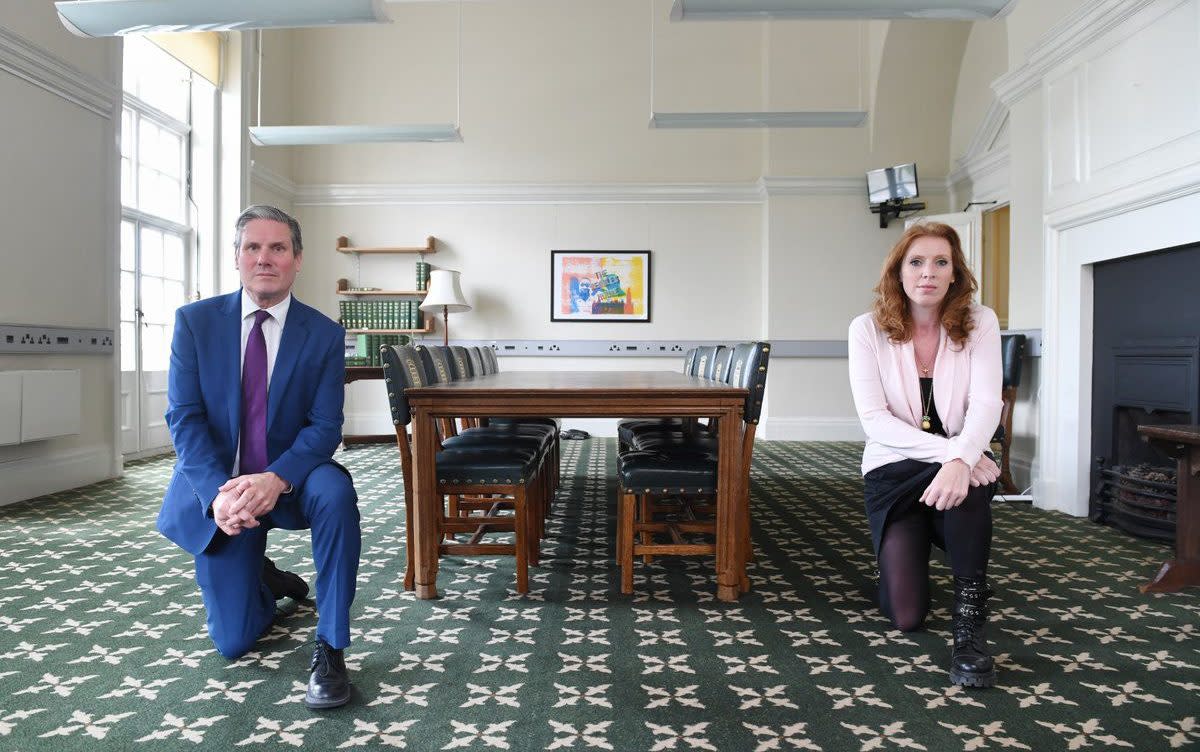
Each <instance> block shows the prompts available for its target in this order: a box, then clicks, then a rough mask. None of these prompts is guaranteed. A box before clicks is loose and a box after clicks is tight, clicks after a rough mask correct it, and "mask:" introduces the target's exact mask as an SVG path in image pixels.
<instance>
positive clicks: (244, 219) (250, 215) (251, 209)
mask: <svg viewBox="0 0 1200 752" xmlns="http://www.w3.org/2000/svg"><path fill="white" fill-rule="evenodd" d="M255 219H269V220H271V221H273V222H282V223H284V224H285V225H287V226H288V230H290V231H291V233H292V255H293V256H298V255H299V254H300V252H301V251H303V250H304V243H303V242H302V241H301V240H300V223H299V222H297V221H296V218H295V217H293V216H292V215H290V214H288V213H287V212H285V211H283V210H282V209H276V208H275V207H274V206H267V205H266V204H255V205H254V206H248V207H246V209H245V210H244V211H243V212H242V215H241V216H240V217H238V218H237V224H236V225H234V228H233V250H234V251H235V252H236V251H240V250H241V249H242V230H244V229H246V225H248V224H250V222H251V221H252V220H255Z"/></svg>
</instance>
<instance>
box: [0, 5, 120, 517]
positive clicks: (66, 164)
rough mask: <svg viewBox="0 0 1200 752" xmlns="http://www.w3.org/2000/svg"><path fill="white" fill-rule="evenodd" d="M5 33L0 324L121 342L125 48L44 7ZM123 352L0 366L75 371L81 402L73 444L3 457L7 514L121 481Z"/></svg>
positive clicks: (15, 16)
mask: <svg viewBox="0 0 1200 752" xmlns="http://www.w3.org/2000/svg"><path fill="white" fill-rule="evenodd" d="M0 29H2V31H3V34H2V35H0V45H2V46H3V48H4V51H6V52H9V53H14V54H13V55H11V56H9V57H8V58H7V59H8V60H9V63H8V65H13V66H15V67H16V70H17V71H19V73H20V74H19V75H18V74H17V73H15V72H14V71H13V70H9V69H5V68H2V67H0V101H3V102H4V121H3V129H4V131H3V132H4V138H3V139H2V143H0V174H3V175H4V176H5V178H6V179H5V180H4V181H3V183H2V184H0V227H3V228H4V236H3V240H2V241H0V260H2V261H3V266H4V269H5V270H6V273H4V274H2V275H0V321H3V322H5V323H25V324H52V325H58V326H74V327H83V328H104V329H113V330H116V328H117V292H116V289H117V288H116V277H117V271H116V270H117V214H116V212H117V208H118V207H117V203H116V202H117V195H116V191H117V171H116V167H117V160H118V158H119V154H118V151H117V138H116V135H117V130H118V129H119V119H117V118H114V117H113V116H114V113H119V109H114V108H116V107H117V106H118V102H119V99H118V97H119V89H120V46H121V45H120V42H118V41H115V40H82V39H79V38H77V37H74V36H72V35H70V34H69V33H67V32H66V31H65V30H64V29H63V28H62V26H61V24H59V22H58V20H57V17H56V15H55V13H54V6H53V5H52V4H50V3H45V2H9V3H7V4H6V5H5V7H4V9H3V12H0ZM30 78H32V79H33V80H32V81H31V80H29V79H30ZM34 81H37V82H40V83H34ZM71 99H75V100H77V101H70V100H71ZM80 101H82V102H84V103H86V105H87V106H81V104H80V103H78V102H80ZM116 352H119V350H116V349H115V350H114V355H112V356H65V355H59V356H40V355H22V356H14V355H0V370H12V369H42V368H48V369H79V370H80V372H81V378H82V399H83V414H82V416H81V432H80V433H79V434H78V435H77V436H71V437H66V438H61V439H51V440H47V441H39V442H33V443H30V444H20V445H16V446H12V447H4V448H0V504H2V503H6V502H10V501H15V500H19V499H24V498H29V497H31V496H37V495H40V494H44V493H50V492H53V491H58V490H63V489H67V488H72V487H75V486H79V485H83V484H85V483H91V482H94V481H97V480H101V479H104V478H108V477H112V476H113V475H116V474H118V473H119V472H120V456H119V447H118V444H117V441H116V429H115V405H116V383H115V374H116V357H117V356H116V354H115V353H116Z"/></svg>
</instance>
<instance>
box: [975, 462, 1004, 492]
mask: <svg viewBox="0 0 1200 752" xmlns="http://www.w3.org/2000/svg"><path fill="white" fill-rule="evenodd" d="M999 478H1000V467H999V466H998V465H997V464H996V462H995V461H994V460H993V459H992V458H991V457H989V456H987V455H986V454H984V455H981V456H980V457H979V462H976V463H975V467H973V468H971V485H972V486H986V485H989V484H991V483H995V482H996V481H997V480H998V479H999Z"/></svg>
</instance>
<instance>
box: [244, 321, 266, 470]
mask: <svg viewBox="0 0 1200 752" xmlns="http://www.w3.org/2000/svg"><path fill="white" fill-rule="evenodd" d="M270 316H271V314H269V313H267V312H266V311H264V310H261V309H260V310H258V311H255V312H254V328H252V329H251V330H250V338H249V339H247V340H246V357H245V359H244V360H243V361H242V455H241V473H242V474H243V475H245V474H247V473H261V472H262V471H264V470H266V469H267V339H266V337H264V336H263V330H262V325H263V321H265V320H266V319H267V318H269V317H270Z"/></svg>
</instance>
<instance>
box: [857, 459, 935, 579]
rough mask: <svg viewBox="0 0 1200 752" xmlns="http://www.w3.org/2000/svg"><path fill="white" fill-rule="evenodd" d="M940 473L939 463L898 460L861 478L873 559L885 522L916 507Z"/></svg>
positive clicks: (880, 540) (881, 537) (877, 553)
mask: <svg viewBox="0 0 1200 752" xmlns="http://www.w3.org/2000/svg"><path fill="white" fill-rule="evenodd" d="M941 469H942V465H941V463H940V462H921V461H919V460H900V461H899V462H892V463H889V464H887V465H883V466H882V467H877V468H875V469H874V470H872V471H870V472H869V473H867V474H866V475H864V476H863V498H864V500H865V502H866V507H867V522H868V523H869V524H870V525H871V543H872V544H873V545H874V546H875V555H876V556H879V544H880V543H881V542H882V541H883V531H884V528H886V527H887V522H888V519H889V518H890V517H892V516H893V515H898V514H900V513H901V512H905V511H907V510H908V508H909V507H910V506H911V505H913V504H920V503H921V494H923V493H925V489H926V488H928V487H929V484H930V483H932V482H933V477H934V476H935V475H937V474H938V470H941ZM931 510H932V508H931ZM932 511H936V510H932Z"/></svg>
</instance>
